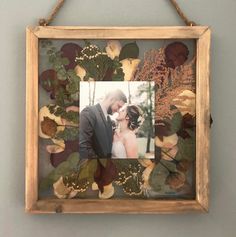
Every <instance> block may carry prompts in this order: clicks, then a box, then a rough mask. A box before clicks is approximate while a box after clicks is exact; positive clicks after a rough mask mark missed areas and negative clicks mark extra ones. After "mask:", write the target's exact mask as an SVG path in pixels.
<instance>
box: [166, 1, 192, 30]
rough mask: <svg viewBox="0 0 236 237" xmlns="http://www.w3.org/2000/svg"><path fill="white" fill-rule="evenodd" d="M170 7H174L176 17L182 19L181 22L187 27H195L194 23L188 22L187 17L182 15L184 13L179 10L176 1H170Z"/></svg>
mask: <svg viewBox="0 0 236 237" xmlns="http://www.w3.org/2000/svg"><path fill="white" fill-rule="evenodd" d="M170 2H171V3H172V5H173V6H174V8H175V10H176V11H177V13H178V15H179V16H180V17H181V18H182V20H183V21H184V22H185V24H186V25H187V26H196V23H195V22H194V21H190V20H189V19H188V18H187V16H186V15H185V14H184V12H183V11H182V10H181V9H180V7H179V5H178V3H177V2H176V0H170Z"/></svg>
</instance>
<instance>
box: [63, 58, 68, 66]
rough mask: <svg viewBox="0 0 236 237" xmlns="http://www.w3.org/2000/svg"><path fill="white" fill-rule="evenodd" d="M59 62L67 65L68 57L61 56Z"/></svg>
mask: <svg viewBox="0 0 236 237" xmlns="http://www.w3.org/2000/svg"><path fill="white" fill-rule="evenodd" d="M61 63H62V64H63V65H68V64H69V63H70V61H69V59H68V58H62V59H61Z"/></svg>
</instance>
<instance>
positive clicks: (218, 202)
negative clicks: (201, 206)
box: [0, 0, 236, 237]
mask: <svg viewBox="0 0 236 237" xmlns="http://www.w3.org/2000/svg"><path fill="white" fill-rule="evenodd" d="M55 2H56V0H51V1H48V0H38V1H32V0H31V1H30V0H20V1H17V0H0V22H1V38H0V52H1V53H0V65H1V66H0V73H1V80H0V96H1V99H0V114H1V116H0V136H1V142H0V236H1V237H2V236H8V237H32V236H34V237H37V236H40V237H42V236H50V237H54V236H57V237H59V236H88V237H89V236H102V237H106V236H109V237H110V236H114V237H115V236H129V237H132V236H135V237H138V236H166V237H169V236H180V237H185V236H186V237H187V236H188V237H189V236H191V237H195V236H207V237H211V236H212V237H213V236H214V237H222V236H224V237H233V236H235V232H236V225H235V224H236V204H235V200H236V189H235V179H236V175H235V174H236V172H235V167H236V162H235V159H236V156H235V142H236V138H235V134H236V126H235V124H234V121H235V119H236V105H235V99H234V97H233V96H234V95H235V89H236V77H235V68H236V63H235V54H236V50H235V44H234V42H235V37H236V30H235V22H236V16H235V12H236V1H235V0H224V1H222V0H207V1H206V0H189V1H184V0H178V2H179V4H180V5H181V6H182V8H183V10H184V11H185V12H186V13H187V14H188V15H189V16H191V18H192V19H193V20H195V21H196V22H197V23H199V24H202V25H210V26H211V28H212V30H213V39H212V60H211V67H212V73H211V78H212V84H211V85H212V115H213V119H214V125H213V128H212V141H211V144H212V145H211V198H210V213H209V214H185V215H28V214H25V213H24V166H25V163H24V136H25V128H24V125H25V122H24V121H25V115H24V111H25V27H26V26H27V25H35V24H37V19H38V18H40V17H44V16H46V15H47V14H48V13H49V9H51V7H52V6H53V5H54V3H55ZM54 24H56V25H106V26H111V25H118V26H127V25H133V26H142V25H143V26H144V25H151V26H154V25H160V26H161V25H181V24H182V22H181V20H180V19H179V18H178V16H177V15H176V13H175V11H174V10H173V8H171V6H170V5H169V2H168V1H166V0H145V1H143V0H142V1H141V0H126V1H124V0H119V1H118V0H97V1H95V0H86V1H76V0H70V1H67V2H66V5H65V6H64V8H63V9H62V11H61V12H60V13H59V15H58V17H57V18H56V20H55V22H54Z"/></svg>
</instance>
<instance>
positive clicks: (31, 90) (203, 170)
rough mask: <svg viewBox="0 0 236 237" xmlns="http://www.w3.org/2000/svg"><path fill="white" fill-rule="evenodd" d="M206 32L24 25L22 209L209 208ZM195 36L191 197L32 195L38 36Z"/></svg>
mask: <svg viewBox="0 0 236 237" xmlns="http://www.w3.org/2000/svg"><path fill="white" fill-rule="evenodd" d="M210 35H211V31H210V29H209V27H207V26H191V27H190V26H187V27H185V26H184V27H180V26H178V27H75V26H69V27H66V26H57V27H56V26H37V27H28V28H27V45H26V56H27V60H26V71H27V74H26V170H25V182H26V190H25V210H26V212H29V213H151V214H152V213H183V212H207V211H208V209H209V146H210V142H209V139H210V138H209V136H210V92H209V87H210V77H209V74H210V73H209V63H210ZM44 38H45V39H46V38H47V39H85V38H86V39H196V49H197V53H196V55H197V57H196V114H197V116H196V198H195V199H194V200H179V199H178V200H93V199H91V200H89V199H86V200H85V199H83V200H78V199H70V200H65V199H63V200H62V199H45V200H39V199H38V76H39V75H38V65H39V59H38V42H39V39H44Z"/></svg>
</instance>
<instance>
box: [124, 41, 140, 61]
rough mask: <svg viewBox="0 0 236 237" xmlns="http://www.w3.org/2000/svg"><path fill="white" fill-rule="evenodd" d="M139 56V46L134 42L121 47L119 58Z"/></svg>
mask: <svg viewBox="0 0 236 237" xmlns="http://www.w3.org/2000/svg"><path fill="white" fill-rule="evenodd" d="M138 56H139V48H138V45H137V43H136V42H133V43H129V44H126V45H124V46H123V47H122V49H121V52H120V56H119V60H120V61H121V60H123V59H126V58H138Z"/></svg>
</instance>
